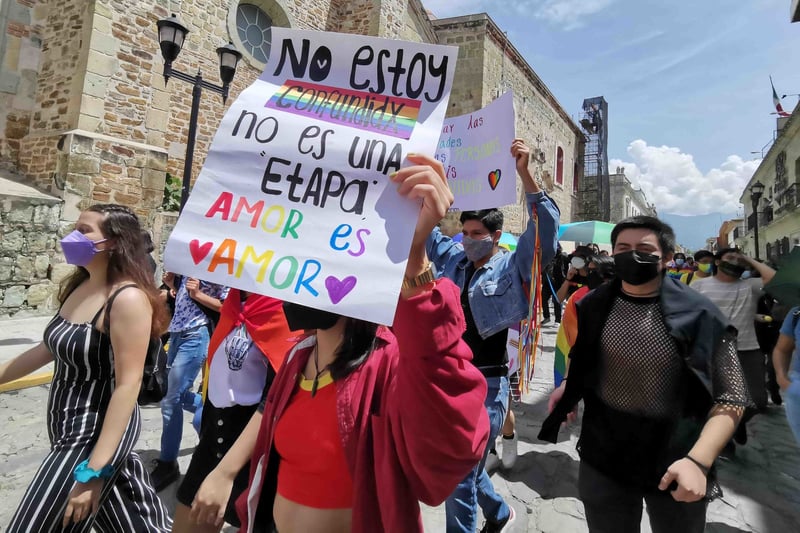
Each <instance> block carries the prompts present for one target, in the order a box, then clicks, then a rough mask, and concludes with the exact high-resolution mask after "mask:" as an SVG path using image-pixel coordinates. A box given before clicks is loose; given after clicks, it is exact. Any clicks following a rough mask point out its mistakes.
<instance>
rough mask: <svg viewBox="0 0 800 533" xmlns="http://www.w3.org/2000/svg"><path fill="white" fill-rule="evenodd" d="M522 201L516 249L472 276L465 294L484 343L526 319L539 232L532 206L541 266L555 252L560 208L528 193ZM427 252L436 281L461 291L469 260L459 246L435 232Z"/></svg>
mask: <svg viewBox="0 0 800 533" xmlns="http://www.w3.org/2000/svg"><path fill="white" fill-rule="evenodd" d="M525 199H526V200H527V202H528V217H529V220H528V225H527V227H526V228H525V232H524V233H523V234H522V236H521V237H520V238H519V242H518V243H517V249H516V250H515V251H513V252H503V251H501V252H499V253H497V254H495V255H493V256H492V257H491V258H490V259H489V261H488V262H487V263H486V264H485V265H483V266H482V267H481V268H479V269H478V270H476V271H475V274H474V275H473V276H472V282H471V283H470V286H469V289H468V294H469V305H470V309H471V310H472V316H473V318H474V319H475V325H476V326H477V328H478V333H480V335H481V337H483V338H484V339H485V338H487V337H489V336H490V335H493V334H495V333H497V332H498V331H500V330H502V329H505V328H508V327H510V326H513V325H515V324H516V323H518V322H519V321H520V320H522V319H523V318H525V317H526V316H528V290H527V287H528V286H529V285H530V282H531V265H532V263H533V253H534V247H535V242H536V233H535V232H536V230H537V228H536V224H534V222H533V217H532V216H531V213H532V211H533V209H534V207H535V208H536V212H537V214H538V216H539V239H540V242H541V247H542V258H541V264H542V265H546V264H548V263H549V262H550V260H551V259H552V258H553V257H554V256H555V253H556V245H557V244H558V220H559V216H560V214H559V211H558V207H557V206H556V204H555V202H553V201H552V200H551V199H550V197H549V196H547V194H545V193H544V192H538V193H527V194H526V195H525ZM425 248H426V251H427V252H428V258H429V259H430V260H431V262H432V263H433V264H434V266H435V267H436V272H437V273H438V275H439V277H445V278H449V279H451V280H453V281H454V282H455V284H456V285H458V287H459V288H460V289H461V290H463V289H464V278H465V269H466V267H467V265H468V264H469V259H467V254H466V253H464V247H463V246H462V245H461V243H460V242H455V241H454V240H453V239H451V238H450V237H447V236H446V235H443V234H442V232H441V231H440V230H439V228H435V229H434V230H433V232H432V233H431V234H430V236H429V237H428V240H427V242H426V245H425ZM537 281H538V280H537Z"/></svg>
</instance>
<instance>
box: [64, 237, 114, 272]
mask: <svg viewBox="0 0 800 533" xmlns="http://www.w3.org/2000/svg"><path fill="white" fill-rule="evenodd" d="M106 240H107V239H102V240H99V241H93V240H91V239H89V238H88V237H87V236H86V235H84V234H83V233H81V232H80V231H78V230H75V231H73V232H72V233H70V234H69V235H67V236H66V237H64V238H63V239H61V249H62V250H63V251H64V258H65V259H66V260H67V263H69V264H70V265H75V266H81V267H82V266H86V265H88V264H89V263H90V262H91V260H92V258H93V257H94V254H96V253H98V252H102V251H103V250H98V249H97V248H96V247H95V244H100V243H101V242H106Z"/></svg>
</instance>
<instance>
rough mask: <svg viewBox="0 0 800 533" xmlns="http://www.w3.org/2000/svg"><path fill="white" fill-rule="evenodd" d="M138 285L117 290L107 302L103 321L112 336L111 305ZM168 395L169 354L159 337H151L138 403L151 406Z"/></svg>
mask: <svg viewBox="0 0 800 533" xmlns="http://www.w3.org/2000/svg"><path fill="white" fill-rule="evenodd" d="M128 287H136V285H133V284H131V285H125V286H123V287H120V288H119V289H117V290H116V291H115V292H114V294H112V295H111V296H110V297H109V298H108V302H106V312H105V317H104V319H103V323H104V324H105V328H106V331H107V332H108V334H109V336H110V335H111V304H113V303H114V298H116V297H117V295H118V294H119V293H120V292H122V291H124V290H125V289H127V288H128ZM165 394H167V352H166V351H164V345H163V344H161V339H160V338H158V337H155V338H153V337H150V344H149V345H148V346H147V355H146V356H145V359H144V370H143V372H142V386H141V388H140V389H139V397H138V399H137V402H138V403H139V405H150V404H154V403H158V402H160V401H161V399H162V398H164V395H165Z"/></svg>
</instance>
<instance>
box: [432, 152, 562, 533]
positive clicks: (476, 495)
mask: <svg viewBox="0 0 800 533" xmlns="http://www.w3.org/2000/svg"><path fill="white" fill-rule="evenodd" d="M511 155H512V157H514V159H515V160H516V167H517V172H518V173H519V176H520V179H521V180H522V185H523V187H524V189H525V193H526V200H527V204H528V215H529V217H530V219H529V221H528V225H527V227H526V229H525V231H524V232H523V234H522V235H521V236H520V238H519V241H518V244H517V248H516V250H515V251H513V252H508V251H503V250H501V249H500V248H499V246H498V241H499V239H500V236H501V235H502V233H503V212H502V211H500V210H499V209H483V210H480V211H464V212H462V213H461V217H460V218H461V224H462V227H463V228H462V234H463V239H462V242H460V243H459V242H455V241H454V240H453V239H451V238H450V237H447V236H445V235H443V234H442V232H441V231H440V230H439V229H438V228H435V229H434V230H433V232H432V233H431V234H430V236H429V238H428V241H427V243H426V249H427V253H428V257H429V258H430V260H431V261H432V262H433V264H434V265H435V267H436V271H437V272H438V273H439V276H440V277H446V278H449V279H451V280H452V281H454V282H455V284H456V285H457V286H458V287H459V289H460V290H461V306H462V309H463V310H464V315H465V318H466V321H467V328H466V331H465V332H464V335H463V339H464V340H465V341H466V343H467V344H468V345H469V347H470V348H471V349H472V353H473V360H472V364H473V365H474V366H476V367H477V368H478V369H479V370H480V371H481V373H482V374H483V376H484V378H485V379H486V384H487V386H488V393H487V396H486V402H485V407H486V410H487V412H488V414H489V421H490V426H491V430H490V435H489V441H488V443H487V445H486V449H485V450H484V452H483V457H482V459H481V461H480V462H479V463H478V464H476V465H475V468H473V470H472V471H471V472H470V473H469V474H468V475H467V477H466V478H464V480H463V481H462V482H461V483H459V485H458V487H456V490H455V491H454V492H453V493H452V494H451V495H450V497H449V498H448V499H447V501H446V502H445V511H446V515H447V531H448V533H459V532H465V533H467V532H468V533H474V532H475V531H476V529H477V519H478V504H480V505H481V508H482V510H483V515H484V516H485V517H486V524H485V525H484V527H483V529H482V530H481V531H482V532H486V533H492V532H500V531H504V530H506V528H507V527H508V525H509V524H510V523H511V522H512V521H513V520H514V510H513V508H512V507H511V506H509V505H508V504H507V503H506V502H505V501H503V499H502V498H501V497H500V496H499V495H498V494H497V493H496V492H495V490H494V487H493V486H492V482H491V480H490V479H489V476H488V474H487V473H486V470H485V463H486V458H487V455H488V453H489V451H490V449H491V448H492V446H493V444H494V441H495V439H496V438H497V436H498V434H499V433H500V428H501V426H502V425H503V421H504V420H505V417H506V412H507V410H508V400H509V378H508V354H507V352H506V341H507V338H508V328H509V327H510V326H514V325H517V324H519V322H520V321H521V320H522V319H524V318H525V317H526V316H528V314H529V311H530V302H529V299H528V294H529V292H528V290H527V288H526V287H529V286H530V284H531V283H533V284H537V283H539V281H540V280H541V270H540V268H541V265H546V264H547V263H549V262H550V260H551V259H552V258H553V256H554V255H555V253H556V246H557V244H558V223H559V216H560V214H559V210H558V207H557V206H556V205H555V203H554V202H553V201H552V200H551V199H550V197H549V196H548V195H547V194H546V193H545V192H544V191H542V190H541V189H540V187H539V185H538V184H537V183H536V181H535V180H534V178H533V175H532V174H531V172H530V170H529V169H528V165H529V163H530V149H529V148H528V146H527V145H526V144H525V142H524V141H523V140H522V139H515V140H514V142H513V143H512V145H511ZM539 254H541V255H540V256H539ZM534 265H538V266H539V271H538V272H536V273H535V274H532V271H533V270H534V268H533V266H534ZM536 311H537V313H538V309H537V310H536ZM512 440H513V439H512Z"/></svg>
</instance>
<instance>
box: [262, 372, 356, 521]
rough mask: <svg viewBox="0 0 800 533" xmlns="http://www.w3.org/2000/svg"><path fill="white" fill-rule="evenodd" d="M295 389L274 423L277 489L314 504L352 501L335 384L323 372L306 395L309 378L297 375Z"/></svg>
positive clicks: (332, 506) (335, 505) (345, 506)
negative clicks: (315, 388) (298, 380)
mask: <svg viewBox="0 0 800 533" xmlns="http://www.w3.org/2000/svg"><path fill="white" fill-rule="evenodd" d="M299 379H300V383H299V387H298V390H297V392H296V393H295V395H294V397H293V398H292V399H291V401H290V402H289V405H288V406H287V408H286V411H284V413H283V415H282V416H281V418H280V419H279V420H278V424H277V426H276V427H275V449H276V451H277V452H278V455H279V456H280V464H279V466H278V494H280V495H281V496H283V497H284V498H286V499H287V500H291V501H293V502H295V503H299V504H300V505H305V506H307V507H313V508H316V509H349V508H352V507H353V479H352V477H351V475H350V471H349V470H348V467H347V459H346V458H345V456H344V448H342V438H341V436H340V434H339V421H338V418H337V416H336V386H335V385H333V378H331V376H330V374H326V375H325V376H323V377H321V378H320V380H319V386H318V388H317V393H316V395H315V396H314V397H313V398H312V397H311V384H312V380H310V379H308V380H307V379H304V378H303V376H302V375H301V376H300V378H299Z"/></svg>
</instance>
